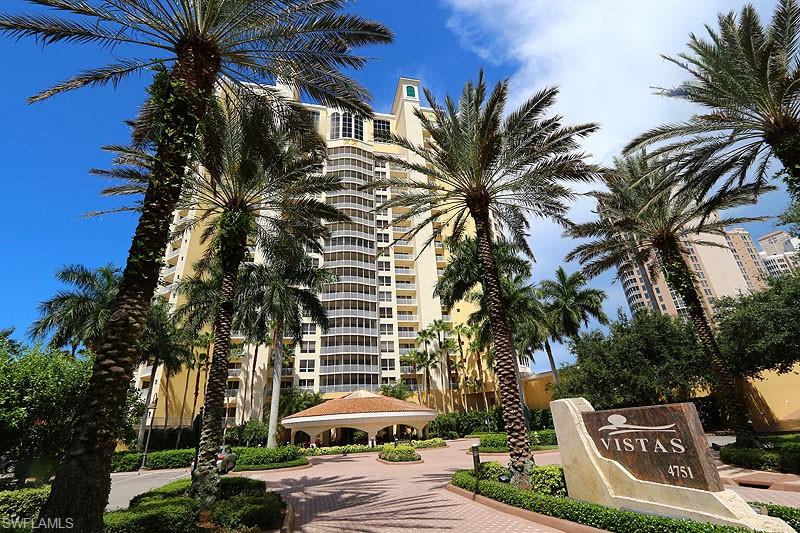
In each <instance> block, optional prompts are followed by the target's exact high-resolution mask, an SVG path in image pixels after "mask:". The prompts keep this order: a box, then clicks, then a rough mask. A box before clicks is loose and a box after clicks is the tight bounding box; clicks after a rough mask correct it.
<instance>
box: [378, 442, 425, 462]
mask: <svg viewBox="0 0 800 533" xmlns="http://www.w3.org/2000/svg"><path fill="white" fill-rule="evenodd" d="M378 457H379V458H381V459H383V460H384V461H391V462H393V463H407V462H410V461H419V460H421V459H422V457H420V456H419V454H418V453H417V452H416V451H415V450H414V448H412V447H411V446H407V445H405V444H399V445H397V446H395V445H394V444H384V445H383V447H382V448H381V451H380V453H379V454H378Z"/></svg>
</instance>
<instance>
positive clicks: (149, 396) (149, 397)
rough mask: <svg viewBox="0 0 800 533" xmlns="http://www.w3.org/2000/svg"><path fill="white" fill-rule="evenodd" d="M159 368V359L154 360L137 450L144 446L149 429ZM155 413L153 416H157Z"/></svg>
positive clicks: (139, 450)
mask: <svg viewBox="0 0 800 533" xmlns="http://www.w3.org/2000/svg"><path fill="white" fill-rule="evenodd" d="M157 370H158V359H156V360H155V361H153V366H152V367H150V386H149V387H147V398H146V399H145V401H144V414H143V415H142V421H141V422H140V423H139V435H138V436H137V437H136V451H138V452H141V451H142V449H143V448H144V435H145V432H146V431H147V413H148V412H149V408H150V401H151V400H152V399H153V389H154V388H155V381H156V371H157ZM155 415H156V414H155V413H153V417H155Z"/></svg>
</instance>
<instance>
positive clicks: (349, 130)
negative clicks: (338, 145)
mask: <svg viewBox="0 0 800 533" xmlns="http://www.w3.org/2000/svg"><path fill="white" fill-rule="evenodd" d="M352 137H353V115H351V114H350V113H348V112H347V111H345V112H344V113H343V114H342V138H343V139H349V138H352Z"/></svg>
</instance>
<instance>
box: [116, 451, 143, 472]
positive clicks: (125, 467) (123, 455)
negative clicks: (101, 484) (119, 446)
mask: <svg viewBox="0 0 800 533" xmlns="http://www.w3.org/2000/svg"><path fill="white" fill-rule="evenodd" d="M141 464H142V454H140V453H136V452H114V455H112V456H111V471H112V472H133V471H135V470H138V469H139V467H140V466H141Z"/></svg>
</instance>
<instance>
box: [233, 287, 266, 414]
mask: <svg viewBox="0 0 800 533" xmlns="http://www.w3.org/2000/svg"><path fill="white" fill-rule="evenodd" d="M250 279H252V278H250V277H245V278H244V279H243V280H242V282H243V283H244V282H247V280H250ZM254 292H255V291H253V290H250V289H248V290H244V288H243V290H241V291H240V294H249V295H251V296H250V297H248V298H238V299H237V300H238V304H237V306H236V309H237V312H236V315H235V319H234V324H233V327H234V328H235V329H236V330H238V331H241V332H242V334H243V335H244V338H245V340H246V342H248V343H249V344H251V345H252V346H253V365H252V368H251V369H250V385H249V386H248V387H247V391H245V394H249V395H250V418H253V397H254V392H255V391H254V390H253V389H254V387H255V379H256V367H257V365H258V349H259V347H260V346H261V345H269V346H271V344H270V333H271V331H272V330H273V328H274V324H273V320H272V317H271V315H270V314H269V311H268V309H267V308H266V307H265V306H264V305H263V304H262V302H261V301H260V300H259V299H258V298H257V297H255V296H258V294H257V293H254ZM255 419H256V420H260V419H261V417H260V416H259V417H255Z"/></svg>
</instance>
